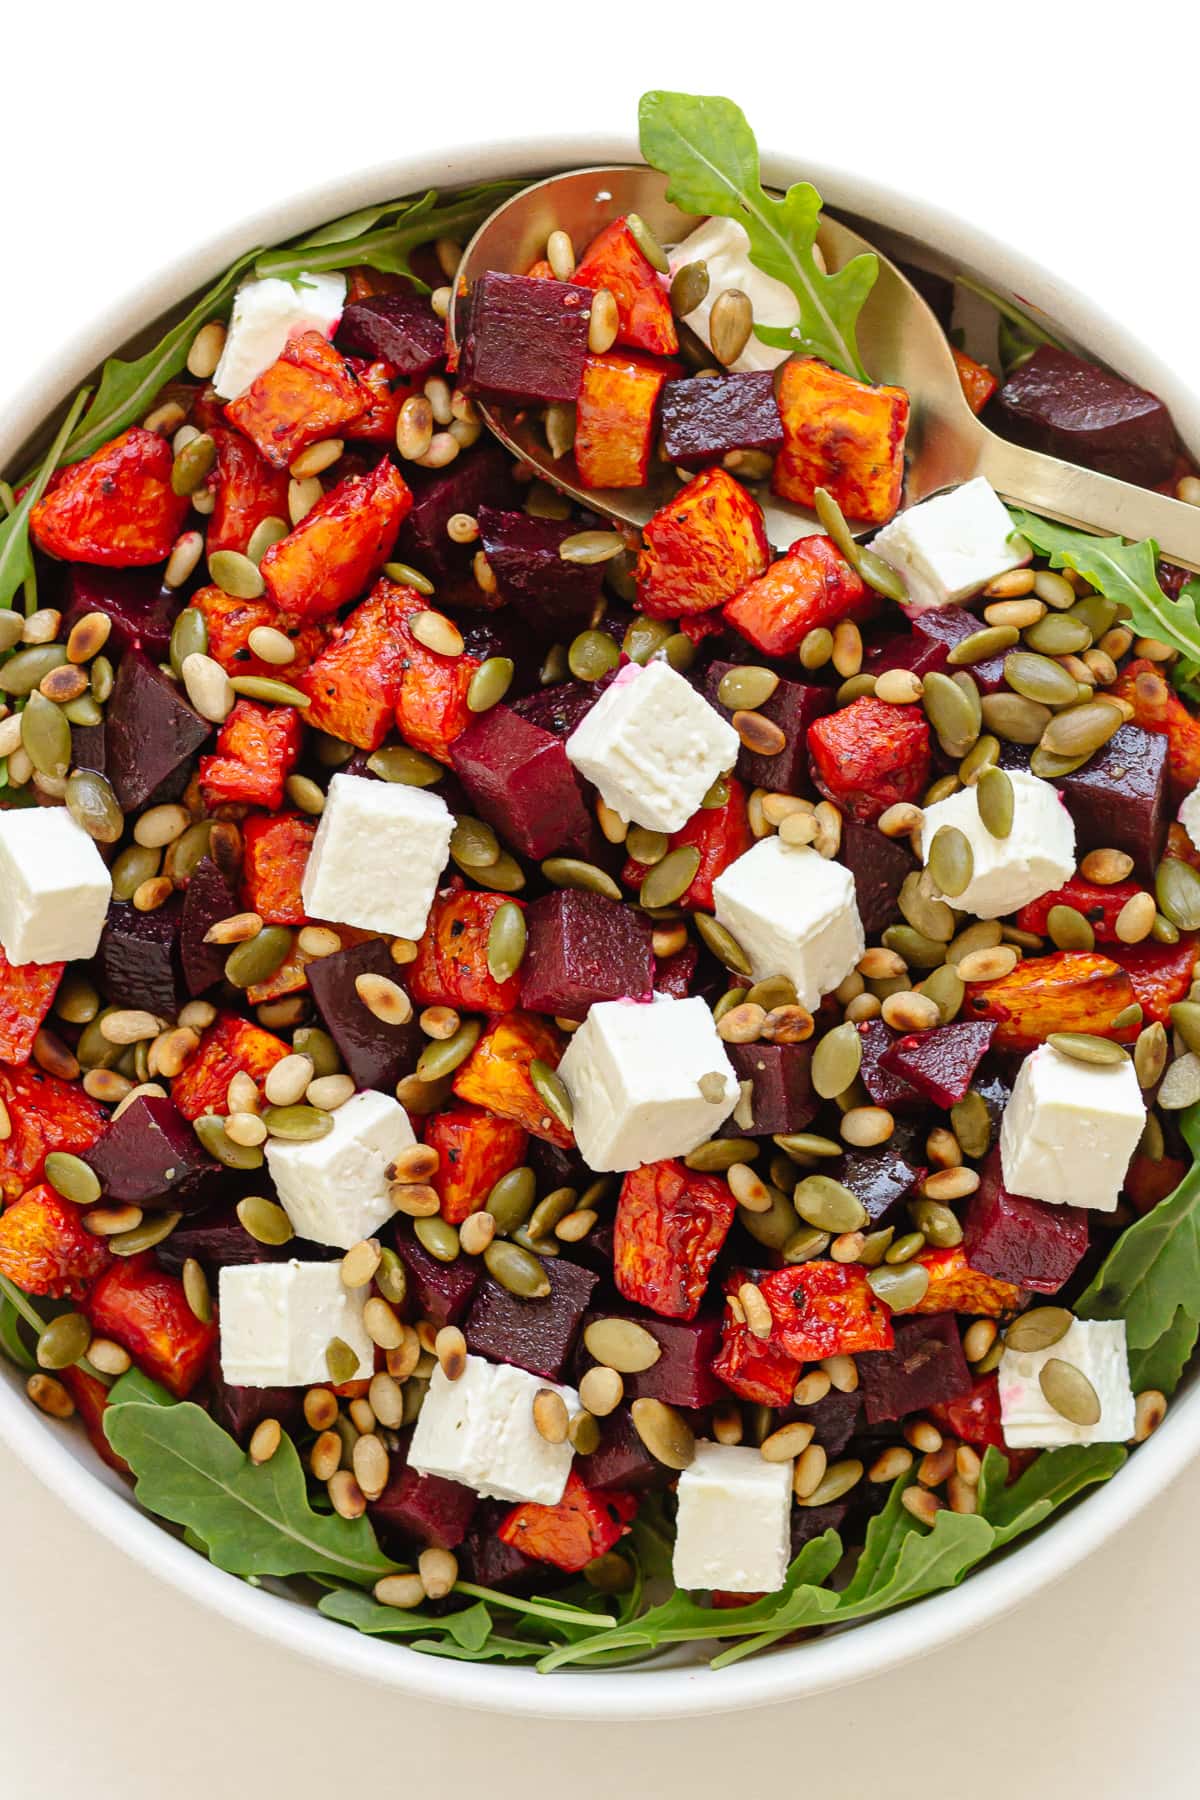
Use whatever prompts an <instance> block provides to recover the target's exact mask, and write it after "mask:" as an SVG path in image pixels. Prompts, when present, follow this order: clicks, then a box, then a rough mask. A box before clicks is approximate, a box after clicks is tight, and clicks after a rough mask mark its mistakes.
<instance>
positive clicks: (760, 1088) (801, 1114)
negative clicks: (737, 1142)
mask: <svg viewBox="0 0 1200 1800" xmlns="http://www.w3.org/2000/svg"><path fill="white" fill-rule="evenodd" d="M726 1050H727V1051H728V1053H729V1060H730V1062H731V1063H732V1064H733V1067H734V1073H735V1074H736V1075H737V1078H738V1080H739V1081H748V1082H749V1083H750V1084H751V1085H750V1124H749V1125H746V1126H742V1125H738V1126H737V1127H736V1129H737V1130H738V1131H745V1132H746V1133H747V1135H748V1136H750V1137H769V1136H771V1135H773V1134H774V1133H775V1132H777V1131H803V1130H804V1129H805V1127H806V1126H808V1125H811V1124H812V1121H813V1120H814V1119H815V1118H816V1116H817V1113H818V1112H819V1111H820V1107H821V1101H820V1099H819V1097H818V1095H817V1094H816V1093H815V1092H814V1091H813V1085H812V1082H811V1080H810V1079H809V1070H810V1068H811V1066H812V1045H811V1044H727V1045H726ZM728 1129H733V1127H729V1128H728Z"/></svg>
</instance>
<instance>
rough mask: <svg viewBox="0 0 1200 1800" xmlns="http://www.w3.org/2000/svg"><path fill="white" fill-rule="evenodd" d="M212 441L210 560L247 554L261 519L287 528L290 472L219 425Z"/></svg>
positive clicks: (237, 433) (206, 537) (207, 543)
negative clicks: (225, 553)
mask: <svg viewBox="0 0 1200 1800" xmlns="http://www.w3.org/2000/svg"><path fill="white" fill-rule="evenodd" d="M211 436H212V440H213V442H214V443H215V444H216V446H217V466H216V469H215V471H214V473H213V477H212V481H211V488H212V495H213V500H214V506H213V509H212V512H211V513H210V514H209V519H208V530H207V531H206V532H205V534H204V541H205V547H206V549H207V551H208V554H209V556H211V555H212V554H213V552H214V551H215V550H237V551H240V552H241V554H242V555H245V552H246V546H247V545H248V544H249V542H250V539H251V537H252V536H253V535H254V532H255V530H256V529H257V528H258V526H259V525H261V524H262V522H263V520H264V519H282V520H283V521H284V523H285V524H286V523H287V519H288V485H289V477H288V472H287V470H286V469H277V468H274V467H273V466H272V465H271V464H270V463H269V462H268V461H267V460H266V458H265V457H263V456H260V455H259V453H258V450H257V448H256V446H255V445H254V444H252V443H251V442H250V440H249V438H244V437H243V436H242V434H241V432H240V431H230V430H228V429H227V428H222V427H220V426H217V427H214V429H213V430H212V432H211ZM218 591H219V590H218Z"/></svg>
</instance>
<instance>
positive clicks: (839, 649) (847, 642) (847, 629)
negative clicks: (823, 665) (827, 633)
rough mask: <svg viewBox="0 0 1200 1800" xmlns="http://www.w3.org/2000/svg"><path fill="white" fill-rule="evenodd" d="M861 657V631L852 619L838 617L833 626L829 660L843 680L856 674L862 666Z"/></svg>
mask: <svg viewBox="0 0 1200 1800" xmlns="http://www.w3.org/2000/svg"><path fill="white" fill-rule="evenodd" d="M862 659H863V642H862V632H861V631H860V630H859V629H858V626H857V625H856V624H855V623H854V620H853V619H839V620H838V622H837V624H836V625H835V626H834V628H833V655H832V657H831V658H830V661H831V662H832V663H833V666H834V668H835V669H836V670H837V672H838V674H839V675H840V676H841V677H842V679H843V681H848V680H849V679H850V677H851V675H857V674H858V672H859V670H860V669H861V668H862Z"/></svg>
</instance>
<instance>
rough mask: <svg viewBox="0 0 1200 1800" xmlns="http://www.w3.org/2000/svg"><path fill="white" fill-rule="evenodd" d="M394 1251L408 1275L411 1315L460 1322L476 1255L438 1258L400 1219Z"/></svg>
mask: <svg viewBox="0 0 1200 1800" xmlns="http://www.w3.org/2000/svg"><path fill="white" fill-rule="evenodd" d="M396 1253H397V1255H398V1256H399V1258H400V1260H401V1262H402V1263H403V1264H404V1267H405V1271H406V1273H407V1275H408V1292H409V1298H410V1300H411V1302H412V1312H413V1315H414V1316H415V1317H416V1318H418V1319H432V1320H433V1323H434V1324H435V1325H458V1324H459V1323H461V1321H462V1318H463V1315H464V1313H465V1312H466V1310H467V1308H468V1306H469V1305H470V1304H471V1296H472V1295H473V1294H474V1292H475V1289H476V1287H477V1286H478V1283H479V1276H480V1273H481V1265H480V1263H479V1260H478V1258H476V1257H471V1256H460V1257H459V1258H458V1259H457V1261H455V1262H449V1263H444V1262H438V1260H437V1258H436V1257H434V1256H430V1254H429V1252H428V1250H426V1249H425V1248H424V1247H423V1246H422V1245H421V1244H419V1243H418V1242H417V1240H416V1238H415V1237H414V1236H413V1235H412V1231H411V1229H410V1228H407V1227H406V1224H405V1223H403V1222H402V1223H401V1224H400V1225H399V1226H398V1227H397V1230H396ZM523 1304H527V1305H528V1304H532V1302H523Z"/></svg>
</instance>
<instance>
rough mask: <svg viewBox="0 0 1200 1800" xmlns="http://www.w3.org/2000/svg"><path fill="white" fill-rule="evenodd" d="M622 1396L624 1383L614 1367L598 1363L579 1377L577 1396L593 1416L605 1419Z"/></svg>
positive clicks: (613, 1410)
mask: <svg viewBox="0 0 1200 1800" xmlns="http://www.w3.org/2000/svg"><path fill="white" fill-rule="evenodd" d="M624 1397H625V1384H624V1382H623V1381H622V1380H621V1377H620V1375H619V1374H618V1373H617V1371H616V1369H613V1368H609V1367H608V1366H607V1365H605V1364H602V1363H598V1364H597V1365H596V1367H595V1368H592V1369H588V1370H586V1371H585V1372H584V1374H583V1375H582V1376H581V1377H580V1380H579V1398H580V1400H581V1401H582V1402H583V1404H584V1406H585V1407H586V1408H587V1410H588V1412H589V1413H591V1414H592V1415H593V1417H594V1418H597V1419H606V1418H607V1417H608V1415H609V1414H610V1413H612V1412H615V1411H616V1409H617V1407H618V1406H620V1404H621V1401H622V1400H623V1399H624Z"/></svg>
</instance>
